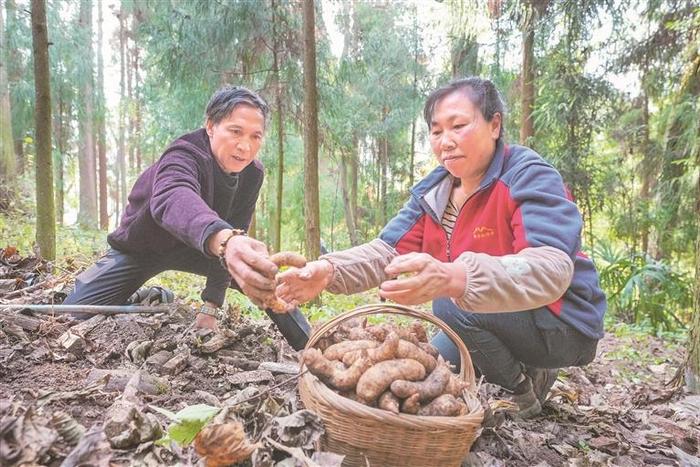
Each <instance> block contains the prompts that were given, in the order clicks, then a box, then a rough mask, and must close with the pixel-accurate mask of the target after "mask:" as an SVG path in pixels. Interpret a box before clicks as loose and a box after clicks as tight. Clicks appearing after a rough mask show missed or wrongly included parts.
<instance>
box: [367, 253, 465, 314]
mask: <svg viewBox="0 0 700 467" xmlns="http://www.w3.org/2000/svg"><path fill="white" fill-rule="evenodd" d="M384 272H386V273H387V274H388V275H390V276H398V275H399V274H406V273H408V274H411V273H412V275H411V276H410V277H406V278H399V279H393V280H389V281H385V282H383V283H382V284H381V285H380V286H379V289H380V290H379V295H380V296H381V297H382V298H386V299H387V300H392V301H395V302H397V303H401V304H403V305H418V304H419V303H425V302H428V301H430V300H432V299H434V298H438V297H460V296H462V294H463V293H464V289H465V287H466V285H467V284H466V276H465V272H464V267H463V266H462V265H460V264H455V263H443V262H442V261H438V260H437V259H435V258H433V257H432V256H430V255H429V254H427V253H409V254H406V255H401V256H397V257H396V258H394V259H393V261H392V262H391V263H389V265H388V266H387V267H386V268H384Z"/></svg>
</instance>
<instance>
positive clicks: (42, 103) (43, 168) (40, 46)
mask: <svg viewBox="0 0 700 467" xmlns="http://www.w3.org/2000/svg"><path fill="white" fill-rule="evenodd" d="M31 8H32V13H31V16H32V50H33V52H34V89H35V96H36V98H35V99H36V100H35V102H36V107H35V110H34V119H35V141H36V210H37V213H36V242H37V244H38V245H39V251H40V252H41V255H42V256H43V257H44V258H46V259H48V260H54V259H56V217H55V212H54V198H53V167H52V161H51V86H50V74H49V37H48V32H47V30H46V3H45V0H32V3H31Z"/></svg>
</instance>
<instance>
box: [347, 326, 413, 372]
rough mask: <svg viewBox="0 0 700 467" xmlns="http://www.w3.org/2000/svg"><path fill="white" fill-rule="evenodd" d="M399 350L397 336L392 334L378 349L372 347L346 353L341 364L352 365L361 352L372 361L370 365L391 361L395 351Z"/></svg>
mask: <svg viewBox="0 0 700 467" xmlns="http://www.w3.org/2000/svg"><path fill="white" fill-rule="evenodd" d="M398 348H399V335H398V334H396V333H395V332H392V333H391V334H389V335H388V336H387V337H386V340H384V342H383V343H382V344H380V345H379V347H374V348H370V349H366V350H355V351H352V352H348V353H346V354H345V355H344V356H343V363H344V364H346V365H348V366H349V365H352V364H353V362H355V360H357V359H358V358H360V357H361V355H362V353H363V352H366V355H367V357H369V359H370V360H372V363H379V362H383V361H384V360H391V359H392V358H395V357H396V351H397V350H398Z"/></svg>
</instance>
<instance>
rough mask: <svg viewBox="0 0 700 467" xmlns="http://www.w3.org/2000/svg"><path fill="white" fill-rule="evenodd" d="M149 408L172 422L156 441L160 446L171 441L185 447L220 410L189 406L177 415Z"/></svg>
mask: <svg viewBox="0 0 700 467" xmlns="http://www.w3.org/2000/svg"><path fill="white" fill-rule="evenodd" d="M149 407H150V408H151V409H153V410H154V411H156V412H158V413H159V414H161V415H165V416H166V417H168V418H169V419H170V420H172V422H173V423H171V424H170V426H168V432H167V434H166V435H165V436H163V437H162V438H161V439H159V440H158V441H157V443H158V444H159V445H161V446H168V445H169V444H170V443H171V442H172V441H175V442H176V443H177V444H179V445H181V446H187V445H188V444H190V443H191V442H192V441H193V440H194V438H195V437H196V436H197V434H198V433H199V432H200V431H201V430H202V428H203V427H204V425H206V424H207V423H208V422H209V420H211V419H212V418H214V416H215V415H216V414H217V413H219V410H221V409H219V408H218V407H212V406H209V405H206V404H197V405H190V406H188V407H185V408H184V409H182V410H180V411H179V412H178V413H173V412H171V411H169V410H167V409H162V408H160V407H155V406H153V405H149Z"/></svg>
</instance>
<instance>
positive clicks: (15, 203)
mask: <svg viewBox="0 0 700 467" xmlns="http://www.w3.org/2000/svg"><path fill="white" fill-rule="evenodd" d="M302 5H303V3H302V2H301V1H286V0H255V1H253V0H250V1H224V0H217V1H214V0H212V1H209V0H207V1H204V0H187V1H173V0H171V1H167V0H157V1H156V0H154V1H148V0H143V1H139V0H122V1H117V0H106V1H102V0H94V1H90V0H80V1H78V0H74V1H58V0H56V1H50V0H49V1H46V2H45V0H32V1H31V2H29V1H22V0H2V1H0V242H2V243H3V244H7V245H14V246H17V247H18V248H20V250H24V251H25V252H26V251H31V250H32V249H33V248H34V245H35V243H36V244H37V245H38V246H39V247H40V252H41V253H42V254H43V255H44V256H45V257H47V258H49V259H56V266H57V267H59V268H61V267H62V268H69V267H71V265H72V266H75V264H78V265H87V264H89V263H90V261H92V260H94V258H95V257H96V256H97V255H99V254H100V253H101V252H102V251H104V249H106V247H107V245H106V242H105V238H106V233H107V232H108V231H109V230H110V229H113V228H114V227H115V226H116V224H117V222H118V219H119V218H120V215H121V212H122V210H123V208H124V206H125V203H126V196H127V194H128V192H129V190H130V188H131V186H132V184H133V182H134V181H135V178H136V177H137V176H138V175H139V174H140V173H141V172H142V171H143V170H144V169H145V168H146V167H148V166H149V165H150V164H151V163H153V162H154V161H155V160H157V158H158V157H159V155H160V154H161V152H162V151H163V149H164V148H165V147H166V146H167V144H168V143H169V142H170V141H172V140H173V139H174V138H175V137H177V136H179V135H180V134H183V133H185V132H189V131H191V130H193V129H196V128H198V127H199V126H201V125H202V123H203V110H204V106H205V105H206V102H207V100H208V98H209V96H210V95H211V93H212V92H213V91H214V90H215V89H217V88H218V87H219V86H221V85H222V84H225V83H232V84H240V85H245V86H248V87H250V88H252V89H255V90H258V91H259V92H260V93H261V94H262V95H263V96H264V97H265V98H266V99H267V101H268V102H269V103H270V105H271V107H272V110H273V113H272V116H271V119H270V122H269V126H268V128H269V129H268V132H267V135H266V143H265V145H264V148H263V150H262V151H261V154H260V158H261V160H262V161H263V163H264V164H265V166H266V170H267V176H266V180H265V183H264V186H263V189H262V191H261V194H260V198H259V201H258V205H257V209H256V213H255V219H254V224H253V226H252V227H251V235H252V236H255V237H256V238H258V239H260V240H262V241H264V242H265V243H266V244H268V245H269V248H270V250H271V251H279V250H283V249H284V250H296V251H302V252H304V253H305V254H306V255H307V257H309V258H313V257H315V256H316V255H317V254H318V251H319V250H320V248H321V242H323V245H324V246H325V247H326V248H327V249H329V250H337V249H343V248H346V247H349V246H351V245H356V244H358V243H362V242H364V241H366V240H370V239H372V238H374V237H375V236H376V235H377V234H378V232H379V230H380V229H381V227H382V226H383V225H384V224H385V223H386V221H387V220H388V219H390V218H391V216H392V214H393V213H395V212H396V211H397V210H398V209H399V208H400V206H401V205H402V204H403V202H404V201H405V200H406V199H407V196H408V190H409V188H410V187H411V186H412V185H413V184H414V183H415V181H416V180H418V179H420V177H421V176H422V175H424V174H426V173H427V172H428V171H430V170H431V169H432V168H433V167H434V166H435V164H436V162H435V160H434V158H433V157H432V155H431V154H430V153H429V150H428V147H427V144H426V131H427V128H426V126H425V123H424V122H423V121H422V119H421V110H422V104H423V102H424V100H425V97H426V95H427V94H428V93H429V92H430V90H432V89H434V88H435V87H436V86H438V85H440V84H443V83H445V82H447V81H449V80H450V79H451V78H454V77H462V76H468V75H479V76H483V77H488V78H490V79H492V80H493V81H494V82H495V84H496V85H497V87H498V88H499V89H500V90H501V91H502V93H503V96H504V98H505V100H506V103H507V107H508V114H507V118H506V125H505V129H506V134H507V140H508V141H510V142H512V143H518V142H519V143H521V144H526V145H528V146H530V147H532V148H534V149H535V150H536V151H537V152H539V153H540V154H541V155H543V157H545V159H547V160H549V161H550V162H552V163H553V164H554V165H555V167H557V168H558V169H559V171H560V172H561V173H562V175H563V177H564V179H565V181H566V182H567V184H568V185H569V187H570V188H571V191H572V193H573V195H574V196H575V198H576V200H577V203H578V205H579V207H580V209H581V211H582V213H583V216H584V220H585V228H584V244H583V249H584V251H585V252H586V253H587V254H588V255H589V256H591V257H592V258H593V260H594V261H595V263H596V265H597V267H598V270H599V271H600V274H601V281H602V285H603V287H604V289H605V291H606V293H607V295H608V300H609V307H610V311H609V313H608V317H607V319H608V323H609V324H608V325H609V326H612V325H614V324H615V323H628V324H631V325H634V326H637V327H639V328H640V329H642V330H644V331H645V332H651V333H655V334H657V335H661V336H663V335H666V334H668V335H674V336H676V337H678V336H680V338H682V339H684V338H687V337H689V338H690V346H689V347H688V348H689V349H690V351H689V355H691V359H690V369H691V371H689V372H688V374H689V375H697V374H698V373H699V371H698V370H700V351H699V350H698V349H699V347H700V346H699V345H698V340H700V324H699V321H700V316H699V315H700V313H699V312H698V310H700V229H699V228H698V225H699V223H700V181H699V177H698V173H699V171H700V52H699V48H700V6H699V5H698V3H697V2H693V1H687V0H686V1H680V0H670V1H665V0H628V1H619V2H613V1H608V0H584V1H569V0H562V1H547V0H519V1H515V0H503V1H500V0H489V1H488V2H470V1H464V0H445V1H442V2H438V1H430V0H415V1H386V0H377V1H356V0H344V1H322V2H316V4H315V8H316V15H315V21H312V22H311V23H309V21H308V15H307V21H306V26H307V28H305V27H304V23H305V22H304V18H303V16H304V15H303V14H302ZM41 6H44V7H45V23H44V24H45V32H46V33H47V34H48V43H46V39H44V45H43V49H44V52H45V51H46V50H48V62H47V64H48V67H41V66H37V63H38V62H37V60H35V58H39V57H42V43H41V24H40V23H41V18H40V15H38V14H37V11H38V8H40V7H41ZM33 13H34V14H33ZM33 21H34V30H33V27H32V23H33ZM308 26H310V27H311V29H309V28H308ZM305 31H306V35H307V37H309V36H308V34H309V31H311V36H310V37H311V38H312V39H313V40H312V41H310V42H307V44H313V45H314V46H315V48H314V47H309V46H308V45H307V46H306V47H305V37H304V36H305ZM305 52H306V53H311V52H313V56H311V61H312V63H315V64H316V71H315V73H316V79H315V80H314V79H307V80H305V79H304V78H305V77H307V78H308V77H309V76H312V75H311V74H310V73H309V71H308V70H309V69H308V68H306V67H308V65H309V57H310V56H309V55H307V56H306V57H305V56H304V54H305ZM305 59H306V62H305ZM39 62H40V61H39ZM305 69H306V73H305V72H304V70H305ZM35 78H36V79H35ZM42 83H43V84H42ZM42 85H46V86H47V87H42ZM49 90H50V91H49ZM37 96H39V97H38V98H37ZM311 108H314V109H315V108H317V109H318V113H317V115H314V114H315V112H309V111H306V112H305V109H311ZM37 125H46V130H45V131H41V130H39V131H38V130H37ZM39 128H40V126H39ZM48 135H50V139H48V138H47V136H48ZM42 148H43V149H42ZM157 281H159V282H160V283H165V284H166V285H168V286H170V287H172V288H174V289H175V290H176V292H177V294H178V296H179V297H180V298H183V299H193V300H194V299H195V297H196V296H197V295H198V288H199V286H200V285H201V283H200V282H201V281H200V280H199V279H197V278H193V277H191V276H186V275H178V274H170V275H165V276H161V277H159V278H158V279H157ZM229 300H230V301H239V302H240V301H244V302H245V299H244V298H241V297H240V295H237V294H233V293H231V294H230V295H229ZM326 303H328V302H326ZM341 305H342V304H341ZM330 308H333V307H332V306H331V307H330ZM319 310H320V311H319ZM328 311H329V308H328V306H327V307H326V308H323V307H321V308H320V309H319V308H318V307H316V308H313V309H312V312H313V313H316V312H320V313H326V312H328ZM694 311H695V312H694ZM690 380H692V381H694V383H693V384H694V385H695V388H696V389H697V388H698V386H697V379H696V378H695V377H690ZM691 386H692V385H691Z"/></svg>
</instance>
